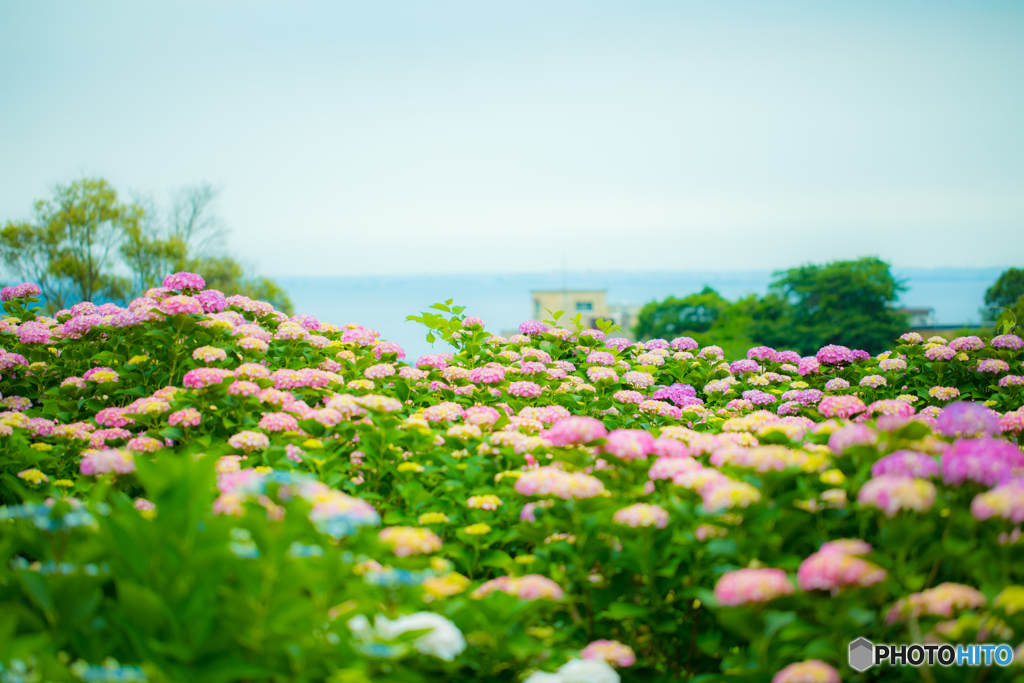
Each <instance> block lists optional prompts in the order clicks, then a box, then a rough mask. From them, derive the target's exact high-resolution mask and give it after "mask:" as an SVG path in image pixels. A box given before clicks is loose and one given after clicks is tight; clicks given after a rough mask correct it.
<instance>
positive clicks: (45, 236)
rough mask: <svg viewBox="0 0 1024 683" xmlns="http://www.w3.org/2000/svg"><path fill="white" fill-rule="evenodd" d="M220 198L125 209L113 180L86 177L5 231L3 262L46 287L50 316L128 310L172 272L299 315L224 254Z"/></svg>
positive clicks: (191, 196)
mask: <svg viewBox="0 0 1024 683" xmlns="http://www.w3.org/2000/svg"><path fill="white" fill-rule="evenodd" d="M216 199H217V190H216V189H215V188H213V187H212V186H211V185H210V184H208V183H202V184H199V185H195V186H189V187H184V188H181V189H180V190H178V191H177V192H176V193H175V194H174V196H173V199H172V201H171V205H170V207H169V208H168V209H167V210H166V211H161V210H159V208H158V207H156V205H155V204H154V203H153V202H152V201H147V200H136V201H134V202H129V203H125V202H121V201H120V200H119V199H118V196H117V192H116V191H115V190H114V188H113V187H111V186H110V184H109V183H108V182H107V181H105V180H103V179H91V178H85V179H82V180H78V181H75V182H73V183H71V184H69V185H61V186H58V187H57V189H56V192H55V194H54V197H53V199H50V200H40V201H39V202H37V203H36V206H35V214H36V215H35V220H34V221H31V222H10V221H9V222H8V223H7V224H6V225H5V226H4V228H3V230H2V231H0V258H2V260H3V262H4V264H5V265H6V266H7V269H8V270H9V271H11V272H12V273H13V274H14V275H15V276H17V277H19V278H21V279H23V280H28V281H31V282H36V283H38V284H39V285H40V287H41V288H42V290H43V297H44V298H45V299H46V303H47V308H48V309H49V310H50V311H55V310H58V309H61V308H66V307H68V306H71V305H73V304H75V303H77V302H79V301H113V302H116V303H125V302H126V301H127V300H128V299H130V298H131V297H133V296H138V295H140V294H142V293H143V292H145V291H146V290H147V289H149V288H150V287H156V286H159V285H160V283H161V281H162V280H163V278H164V276H166V275H167V274H169V273H173V272H178V271H190V272H196V273H199V274H200V275H202V276H203V277H204V278H205V279H206V280H207V282H208V283H209V286H210V287H213V288H215V289H220V290H221V291H223V292H225V293H227V294H245V295H246V296H249V297H251V298H254V299H261V300H263V301H269V302H270V303H272V304H273V305H274V306H275V307H277V308H278V309H279V310H282V311H285V312H286V313H289V314H291V312H292V304H291V301H290V300H289V299H288V296H287V294H286V293H285V291H284V290H283V289H282V288H281V287H280V286H278V285H277V284H276V283H275V282H274V281H273V280H270V279H268V278H264V277H250V276H248V275H247V274H246V272H245V269H244V268H243V267H242V265H241V264H239V263H238V261H236V260H235V259H233V258H231V257H230V256H227V255H225V254H223V253H222V249H223V245H224V241H225V238H226V236H227V229H226V228H225V227H224V223H223V221H222V220H221V218H220V217H219V216H218V215H217V212H216V210H215V202H216Z"/></svg>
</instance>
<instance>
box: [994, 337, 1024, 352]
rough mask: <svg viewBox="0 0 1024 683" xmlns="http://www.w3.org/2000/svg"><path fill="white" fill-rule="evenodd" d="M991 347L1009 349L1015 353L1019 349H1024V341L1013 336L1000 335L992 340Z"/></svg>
mask: <svg viewBox="0 0 1024 683" xmlns="http://www.w3.org/2000/svg"><path fill="white" fill-rule="evenodd" d="M992 346H993V347H995V348H997V349H1010V350H1011V351H1017V350H1018V349H1020V348H1021V347H1024V339H1021V338H1020V337H1018V336H1017V335H1015V334H1001V335H999V336H998V337H993V338H992Z"/></svg>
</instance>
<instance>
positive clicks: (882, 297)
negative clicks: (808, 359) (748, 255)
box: [750, 257, 907, 353]
mask: <svg viewBox="0 0 1024 683" xmlns="http://www.w3.org/2000/svg"><path fill="white" fill-rule="evenodd" d="M775 277H776V279H775V281H774V282H773V283H772V284H771V286H770V288H769V293H768V295H767V296H766V297H764V298H763V299H762V300H761V301H760V302H759V305H758V306H757V307H756V308H755V309H754V310H753V311H752V324H751V328H750V335H751V337H752V338H753V339H755V340H756V341H757V342H758V343H761V344H766V345H768V346H774V347H777V348H791V349H796V350H798V351H800V352H801V353H813V352H815V351H817V350H818V349H819V348H821V347H822V346H824V345H826V344H843V345H845V346H849V347H851V348H859V349H864V350H865V351H869V352H871V353H876V352H880V351H882V350H884V349H885V348H887V347H888V346H890V345H891V343H892V340H893V339H895V338H896V337H897V336H899V335H900V334H901V333H903V332H905V331H906V326H907V319H906V316H905V315H903V314H901V313H898V312H897V311H896V309H895V307H894V305H895V304H896V302H897V301H898V299H899V293H900V292H901V291H904V290H905V289H906V287H905V286H904V285H903V283H901V282H899V281H897V280H896V278H895V277H893V275H892V272H891V271H890V269H889V265H888V264H887V263H884V262H883V261H881V260H879V259H877V258H874V257H868V258H862V259H858V260H856V261H834V262H832V263H828V264H825V265H821V266H818V265H807V266H801V267H799V268H792V269H790V270H786V271H780V272H777V273H776V274H775Z"/></svg>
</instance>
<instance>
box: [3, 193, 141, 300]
mask: <svg viewBox="0 0 1024 683" xmlns="http://www.w3.org/2000/svg"><path fill="white" fill-rule="evenodd" d="M143 215H144V211H143V209H142V207H140V206H138V205H136V204H130V203H128V204H126V203H123V202H121V201H119V200H118V197H117V192H116V191H115V190H114V188H113V187H111V186H110V184H109V183H107V181H105V180H103V179H92V178H84V179H82V180H76V181H75V182H73V183H70V184H68V185H58V186H57V188H56V191H55V193H54V196H53V198H52V199H49V200H40V201H38V202H36V205H35V219H34V220H33V221H23V222H17V223H15V222H10V221H8V222H7V223H6V224H5V225H4V228H3V230H0V258H2V259H3V262H4V264H6V266H7V267H8V269H10V270H11V271H13V272H14V273H15V274H16V275H18V276H19V277H21V278H23V279H26V280H31V281H33V282H36V283H37V284H39V286H40V287H41V288H42V290H43V296H44V297H45V299H46V301H47V305H48V307H49V308H50V309H51V310H57V309H59V308H65V307H66V306H70V305H72V304H74V303H76V302H78V301H86V300H88V301H115V302H122V303H123V302H124V300H125V299H126V297H128V296H129V295H130V293H131V281H130V280H129V279H128V278H126V277H124V276H123V275H121V274H118V272H117V271H118V269H117V266H118V250H119V247H120V245H121V243H122V241H123V238H124V235H125V234H126V233H128V232H131V231H133V230H136V229H138V225H139V222H140V220H141V219H142V217H143Z"/></svg>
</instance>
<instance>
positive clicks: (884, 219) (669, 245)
mask: <svg viewBox="0 0 1024 683" xmlns="http://www.w3.org/2000/svg"><path fill="white" fill-rule="evenodd" d="M1022 35H1024V3H1019V2H1018V3H1014V2H992V1H989V2H976V3H970V4H965V3H951V2H917V1H912V2H905V3H899V4H898V5H893V4H892V3H884V2H880V1H871V2H863V3H856V4H849V3H847V4H836V3H829V4H823V3H815V2H810V1H806V0H804V1H786V2H781V1H780V2H753V1H751V0H747V1H742V2H739V1H738V2H726V3H715V4H698V3H687V2H667V1H660V0H652V2H648V3H643V4H637V3H624V2H581V1H570V2H565V3H558V4H550V3H538V2H521V3H515V4H498V3H487V4H480V3H469V2H435V3H430V4H426V5H425V4H420V3H412V2H378V3H373V4H372V5H367V4H365V3H352V2H337V3H335V2H325V1H303V2H295V3H289V4H288V5H287V6H284V5H274V4H262V3H257V4H253V3H248V2H241V1H240V0H225V1H224V2H218V3H200V2H195V1H183V2H177V3H173V4H150V3H134V2H127V1H126V0H101V1H98V2H93V3H87V4H86V3H75V2H69V1H66V0H65V1H55V2H47V3H36V2H26V1H18V0H15V1H12V2H6V3H3V4H2V5H0V86H2V88H3V92H4V93H5V100H6V103H7V106H5V107H4V108H3V110H0V130H2V131H3V134H2V138H0V149H2V158H3V163H2V164H0V221H2V220H7V219H20V218H26V217H29V216H30V215H31V209H32V203H33V202H34V201H35V200H37V199H40V198H43V197H46V196H48V195H49V192H50V189H51V188H52V187H53V185H54V184H55V183H57V182H67V181H70V180H72V179H74V178H77V177H81V176H82V175H98V176H103V177H106V178H107V179H109V180H110V181H111V182H112V183H113V184H114V186H115V187H116V188H117V189H118V190H119V191H121V192H122V193H123V194H125V195H130V194H131V193H141V194H145V195H151V196H154V197H155V198H156V199H157V200H158V201H159V200H163V199H165V198H166V197H167V195H168V193H169V192H171V191H172V190H174V189H175V188H177V187H180V186H182V185H187V184H194V183H198V182H200V181H204V180H205V181H209V182H211V183H213V184H214V185H216V186H218V187H220V188H221V189H222V196H221V202H220V210H221V214H222V216H223V217H224V219H225V221H226V223H227V224H228V226H230V227H231V228H232V229H233V230H234V233H233V236H232V238H231V241H230V248H231V251H232V252H233V253H234V254H236V255H237V256H238V257H239V258H241V259H242V260H243V261H245V262H247V263H251V264H252V265H253V266H254V267H255V269H257V270H259V271H260V272H261V273H263V274H266V275H270V276H287V275H294V274H304V275H334V274H353V275H359V274H401V273H416V274H429V273H450V272H466V273H472V272H477V273H486V272H492V271H500V272H506V271H516V272H525V271H534V272H546V271H549V270H560V269H561V268H562V264H563V261H564V263H565V264H566V267H567V268H568V269H570V270H579V269H585V268H598V269H609V268H617V269H622V270H625V271H635V270H644V269H652V270H665V269H672V268H701V269H705V270H737V269H750V268H767V269H780V268H787V267H792V266H796V265H800V264H803V263H809V262H816V263H821V262H825V261H829V260H833V259H848V258H856V257H858V256H865V255H878V256H880V257H881V258H883V259H885V260H887V261H889V262H891V263H893V265H894V266H897V267H929V266H966V267H988V266H1010V265H1019V264H1020V263H1021V262H1024V239H1021V237H1020V235H1021V234H1022V233H1024V126H1021V125H1020V121H1022V120H1024V89H1022V88H1021V87H1020V83H1024V40H1021V38H1020V37H1021V36H1022ZM996 245H998V248H996Z"/></svg>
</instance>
